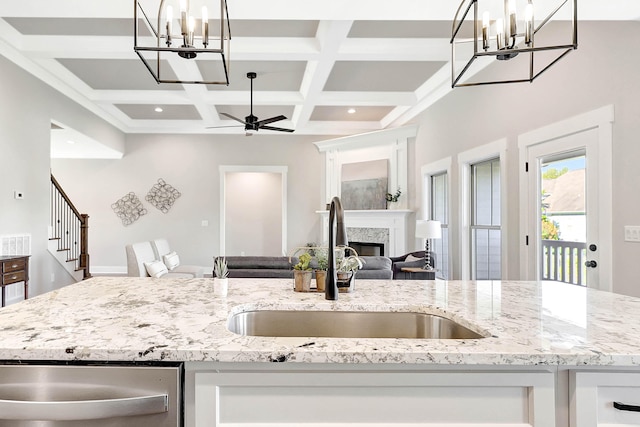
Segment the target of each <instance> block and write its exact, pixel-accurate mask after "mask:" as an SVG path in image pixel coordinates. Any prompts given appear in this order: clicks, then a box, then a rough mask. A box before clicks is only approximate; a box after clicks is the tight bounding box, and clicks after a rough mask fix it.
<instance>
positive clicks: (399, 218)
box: [316, 209, 413, 257]
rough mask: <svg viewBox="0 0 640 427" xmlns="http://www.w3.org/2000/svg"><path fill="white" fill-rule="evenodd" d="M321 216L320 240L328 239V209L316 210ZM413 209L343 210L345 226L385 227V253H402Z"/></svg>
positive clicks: (394, 254)
mask: <svg viewBox="0 0 640 427" xmlns="http://www.w3.org/2000/svg"><path fill="white" fill-rule="evenodd" d="M316 213H318V214H319V215H320V216H321V218H322V226H321V227H320V228H321V238H322V242H325V243H326V242H328V241H329V211H328V210H325V211H316ZM411 214H413V211H411V210H407V209H399V210H392V209H389V210H385V209H381V210H376V209H372V210H359V211H351V210H347V211H344V221H345V225H346V227H347V228H386V229H388V230H389V248H388V249H387V251H386V255H387V256H390V257H394V256H400V255H404V254H406V253H407V252H409V251H408V250H407V242H408V227H407V225H408V221H409V219H410V215H411Z"/></svg>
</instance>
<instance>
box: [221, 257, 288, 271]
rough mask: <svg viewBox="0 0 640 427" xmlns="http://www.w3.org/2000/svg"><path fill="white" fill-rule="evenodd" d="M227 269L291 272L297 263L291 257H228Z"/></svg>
mask: <svg viewBox="0 0 640 427" xmlns="http://www.w3.org/2000/svg"><path fill="white" fill-rule="evenodd" d="M226 260H227V268H229V270H232V269H265V270H273V269H280V270H291V269H293V266H294V264H297V263H298V258H296V257H291V261H289V257H270V256H228V257H226Z"/></svg>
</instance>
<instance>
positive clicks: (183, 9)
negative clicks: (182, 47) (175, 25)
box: [180, 0, 187, 36]
mask: <svg viewBox="0 0 640 427" xmlns="http://www.w3.org/2000/svg"><path fill="white" fill-rule="evenodd" d="M180 31H181V33H182V35H183V36H186V35H187V1H186V0H180Z"/></svg>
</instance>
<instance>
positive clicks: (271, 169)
mask: <svg viewBox="0 0 640 427" xmlns="http://www.w3.org/2000/svg"><path fill="white" fill-rule="evenodd" d="M218 170H219V172H220V255H221V256H224V255H225V252H226V245H225V238H226V232H225V227H226V215H225V209H226V204H225V200H226V197H225V196H226V174H227V173H228V172H231V173H234V172H240V173H242V172H264V173H279V174H280V175H282V251H281V253H282V254H283V255H284V254H286V253H287V205H288V203H287V172H288V167H287V166H253V165H246V166H243V165H233V166H226V165H221V166H219V168H218Z"/></svg>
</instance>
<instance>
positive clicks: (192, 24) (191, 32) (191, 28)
mask: <svg viewBox="0 0 640 427" xmlns="http://www.w3.org/2000/svg"><path fill="white" fill-rule="evenodd" d="M195 31H196V18H194V17H193V16H190V17H189V46H193V37H194V33H195Z"/></svg>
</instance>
